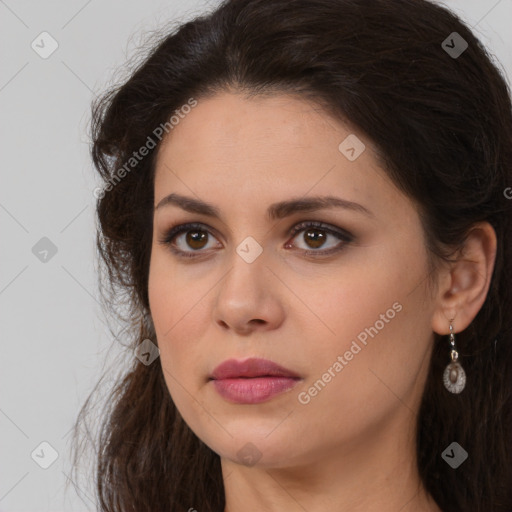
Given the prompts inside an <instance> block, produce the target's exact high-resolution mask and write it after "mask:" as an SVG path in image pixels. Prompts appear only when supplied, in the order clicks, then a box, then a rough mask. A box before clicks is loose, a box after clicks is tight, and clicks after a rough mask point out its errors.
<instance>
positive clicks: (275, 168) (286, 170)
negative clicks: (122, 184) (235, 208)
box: [155, 93, 400, 209]
mask: <svg viewBox="0 0 512 512" xmlns="http://www.w3.org/2000/svg"><path fill="white" fill-rule="evenodd" d="M348 137H356V140H359V141H361V143H363V144H364V146H363V147H364V150H362V152H361V153H360V155H359V156H358V157H357V158H356V159H354V160H349V159H348V158H347V157H346V155H344V153H343V152H342V151H341V150H340V144H343V143H344V141H345V140H347V138H348ZM349 140H352V139H349ZM172 192H176V193H183V194H186V195H188V196H191V195H195V196H198V197H201V198H203V199H207V198H208V201H209V202H215V201H211V198H212V197H213V198H214V199H215V198H218V199H219V202H221V203H224V202H226V203H229V204H238V205H239V206H240V208H243V207H244V206H255V207H258V208H259V207H263V206H264V205H263V204H262V202H265V203H268V204H270V203H272V202H278V201H281V200H283V199H284V196H286V198H289V197H302V196H304V195H306V194H309V195H329V194H331V195H332V194H333V193H336V194H337V195H341V196H342V197H343V198H344V199H346V200H348V201H355V202H362V200H363V199H364V201H365V203H366V205H372V206H373V207H375V208H377V209H378V208H379V205H382V206H384V205H385V203H386V202H387V203H388V205H389V204H393V205H395V206H396V205H398V203H397V201H396V197H395V196H396V195H397V194H400V193H399V191H398V190H397V189H396V188H395V187H394V185H393V184H392V183H391V182H390V180H389V178H388V177H387V175H386V173H385V172H384V171H383V170H382V169H381V168H380V166H379V164H378V161H377V158H376V157H375V153H374V150H373V148H372V144H371V142H370V141H368V140H367V138H365V137H364V135H362V134H360V133H357V134H356V133H354V131H353V130H351V129H350V128H349V127H348V126H347V125H345V124H343V123H341V122H339V121H336V120H335V119H333V118H332V117H331V116H330V115H328V114H327V113H326V112H325V111H324V110H322V109H321V108H320V107H319V106H318V105H316V104H314V103H312V102H310V101H306V100H304V99H301V98H299V97H296V96H291V95H284V94H281V95H272V96H255V97H251V98H247V97H244V96H242V95H241V94H234V93H221V94H218V95H215V96H212V97H209V98H207V99H203V100H201V99H198V100H197V105H196V106H195V107H194V108H193V109H191V110H190V111H189V113H187V114H186V115H184V116H183V117H182V118H181V119H180V120H179V122H178V124H176V125H175V126H174V127H173V128H172V130H171V131H170V133H169V135H167V136H166V138H165V139H164V140H163V142H162V145H161V146H160V148H159V153H158V157H157V161H156V175H155V204H157V203H158V202H159V201H160V200H161V199H162V198H163V197H164V196H166V195H167V194H169V193H172Z"/></svg>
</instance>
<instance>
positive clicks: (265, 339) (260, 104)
mask: <svg viewBox="0 0 512 512" xmlns="http://www.w3.org/2000/svg"><path fill="white" fill-rule="evenodd" d="M186 110H187V111H189V110H190V112H189V113H188V114H186V115H184V116H183V118H182V119H180V120H179V123H178V124H176V125H174V127H173V129H172V131H170V134H169V136H168V137H167V139H165V141H164V142H165V143H164V144H163V145H162V147H161V148H160V151H159V155H158V161H157V167H156V175H155V206H157V205H159V207H158V208H156V209H155V212H154V228H153V229H154V232H153V245H152V253H151V264H150V272H149V299H150V308H151V314H152V318H153V322H154V325H155V329H156V335H157V340H158V346H159V348H160V357H161V364H162V367H163V372H164V377H165V381H166V383H167V386H168V389H169V392H170V394H171V396H172V399H173V401H174V403H175V404H176V407H177V408H178V410H179V412H180V413H181V415H182V417H183V418H184V420H185V421H186V423H187V424H188V425H189V426H190V428H191V429H192V430H193V431H194V432H195V433H196V435H197V436H198V437H199V438H200V439H201V440H203V441H204V442H205V443H206V444H207V445H208V446H209V447H210V448H211V449H212V450H213V451H215V452H217V453H218V454H219V455H220V456H221V457H222V458H223V459H225V460H230V461H233V462H238V463H241V464H246V465H255V464H257V465H260V466H261V467H289V466H292V465H297V464H309V463H311V462H313V461H314V460H316V459H318V458H323V459H325V458H326V457H328V456H332V455H333V454H337V455H339V454H343V453H348V452H349V451H350V450H351V449H352V448H353V447H355V446H361V444H359V443H369V442H375V441H376V440H377V439H378V438H379V436H384V435H389V434H390V433H400V436H402V434H403V432H404V431H408V429H409V428H412V425H413V424H414V422H415V420H416V418H415V414H412V413H411V411H412V412H413V413H414V412H416V411H417V409H418V405H419V401H420V398H421V393H422V391H423V387H424V384H425V379H426V372H427V368H428V363H429V356H430V350H431V344H432V340H433V336H432V316H433V312H434V309H435V304H434V303H433V299H432V298H431V295H430V293H429V291H428V290H429V289H428V277H429V276H428V266H427V253H426V248H425V242H424V238H423V232H422V228H421V225H420V220H419V216H418V213H417V210H416V208H415V206H414V205H413V204H412V203H411V201H410V200H409V199H408V198H407V197H406V196H405V195H404V194H403V193H401V192H400V191H399V190H398V189H397V188H396V187H395V186H394V185H393V184H392V182H391V181H390V180H389V179H388V178H387V177H386V175H385V173H384V171H383V170H382V169H381V168H380V167H379V166H378V164H377V160H376V158H375V156H374V153H373V150H372V147H371V144H370V141H368V140H367V139H366V138H365V136H364V135H362V134H360V133H358V132H354V131H352V130H351V129H350V128H348V127H346V126H345V125H342V124H340V123H338V122H336V121H334V120H333V119H332V118H331V117H329V116H327V115H326V114H325V113H324V112H323V111H322V110H320V109H319V108H318V107H314V106H313V105H312V104H311V103H307V102H306V101H304V100H300V99H297V98H294V97H291V96H286V95H276V96H272V97H266V98H263V97H257V98H253V99H244V98H243V97H242V96H241V95H237V94H234V93H233V94H231V93H223V94H219V95H217V96H214V97H212V98H209V99H206V100H199V101H198V103H197V106H195V107H194V108H192V109H186ZM347 137H349V138H348V139H347ZM361 143H362V144H364V145H365V146H362V145H361ZM170 194H176V195H178V196H183V197H186V198H188V199H189V202H188V203H186V204H183V203H182V205H183V207H180V206H179V205H178V202H179V201H175V200H170V199H168V200H167V202H166V201H165V198H167V197H168V196H169V195H170ZM327 197H330V198H337V200H338V204H337V205H333V204H330V203H329V201H328V200H325V201H324V203H323V204H321V201H320V198H327ZM313 200H315V201H316V202H317V203H318V204H319V205H320V206H319V205H318V204H317V205H316V207H315V206H314V205H313V206H310V207H307V205H308V204H309V202H310V201H313ZM295 202H296V203H295ZM199 203H205V204H206V203H207V204H208V206H209V208H210V209H212V210H213V209H214V210H215V211H216V212H217V216H216V215H212V214H211V213H212V212H211V211H210V212H206V211H202V212H200V211H199V209H198V208H197V205H198V204H199ZM288 203H290V205H288V206H287V204H288ZM187 205H188V206H187ZM194 209H195V211H194ZM201 209H202V210H206V207H203V208H201ZM311 222H315V223H322V226H321V227H318V226H313V227H310V226H308V223H311ZM187 223H194V224H195V226H189V227H188V228H187V230H185V231H183V232H181V233H178V234H176V235H175V236H174V237H172V239H171V240H168V243H162V242H161V240H163V239H165V238H166V237H167V235H168V232H169V230H170V228H171V227H173V226H178V225H184V224H187ZM295 228H297V231H296V232H295V234H294V232H293V230H294V229H295ZM174 251H179V252H178V253H177V252H174ZM187 256H191V257H187ZM248 358H263V359H267V360H270V361H272V362H274V363H276V364H278V365H280V366H282V367H284V368H286V369H288V370H289V371H290V372H291V373H293V374H294V375H295V377H296V378H295V379H291V378H286V377H276V376H275V375H274V376H273V377H271V376H269V374H272V372H271V371H270V370H269V369H268V367H266V368H263V369H262V368H260V369H259V374H260V377H255V376H253V377H252V378H249V377H248V376H247V374H245V378H244V375H243V374H242V373H240V372H238V374H237V370H236V368H235V370H234V371H235V374H234V375H225V377H229V376H231V377H232V378H231V379H227V378H226V379H222V378H221V377H222V376H221V375H217V376H218V378H217V380H212V379H211V377H212V374H213V371H214V370H215V368H216V367H217V366H218V365H220V364H221V363H222V362H224V361H226V360H228V359H236V360H239V361H241V362H243V361H244V360H246V359H248ZM250 368H253V369H254V368H255V367H252V366H250ZM256 370H258V368H256ZM267 370H268V371H267ZM256 373H258V371H257V372H256ZM264 374H267V377H262V376H261V375H264ZM236 377H238V378H236ZM272 390H273V391H274V393H272ZM401 439H403V437H401ZM412 439H413V437H412V436H411V440H412ZM411 442H413V441H411Z"/></svg>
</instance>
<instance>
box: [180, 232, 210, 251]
mask: <svg viewBox="0 0 512 512" xmlns="http://www.w3.org/2000/svg"><path fill="white" fill-rule="evenodd" d="M185 241H186V244H187V245H188V246H189V247H191V248H192V249H195V250H198V249H203V248H204V246H205V245H206V243H207V242H208V233H207V232H206V231H200V230H194V231H187V234H186V237H185Z"/></svg>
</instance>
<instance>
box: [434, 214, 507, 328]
mask: <svg viewBox="0 0 512 512" xmlns="http://www.w3.org/2000/svg"><path fill="white" fill-rule="evenodd" d="M496 246H497V240H496V232H495V231H494V228H493V227H492V226H491V225H490V224H489V223H488V222H479V223H477V224H475V225H474V226H473V227H472V228H471V230H470V232H469V233H468V236H467V238H466V240H465V242H464V246H463V247H462V249H461V250H460V251H459V252H458V255H457V261H456V262H454V263H451V264H450V265H449V267H448V268H447V269H446V270H443V271H441V274H440V276H439V287H438V294H437V301H438V305H437V307H436V309H435V311H434V315H433V317H432V330H433V331H434V332H436V333H438V334H449V332H450V329H449V326H450V320H453V321H452V324H453V330H454V332H460V331H463V330H464V329H466V327H468V325H469V324H470V323H471V322H472V321H473V319H474V318H475V317H476V315H477V314H478V312H479V311H480V309H481V307H482V305H483V303H484V302H485V298H486V297H487V292H488V290H489V286H490V283H491V277H492V273H493V270H494V263H495V258H496Z"/></svg>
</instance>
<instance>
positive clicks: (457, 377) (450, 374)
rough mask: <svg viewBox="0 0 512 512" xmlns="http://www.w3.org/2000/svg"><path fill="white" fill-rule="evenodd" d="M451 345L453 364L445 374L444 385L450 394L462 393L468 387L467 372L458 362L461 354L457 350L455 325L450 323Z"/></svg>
mask: <svg viewBox="0 0 512 512" xmlns="http://www.w3.org/2000/svg"><path fill="white" fill-rule="evenodd" d="M450 345H451V351H450V357H451V359H452V362H451V363H450V364H448V366H447V367H446V368H445V370H444V374H443V383H444V387H445V388H446V389H447V390H448V391H449V392H450V393H456V394H458V393H460V392H461V391H462V390H463V389H464V387H465V386H466V372H465V371H464V369H463V368H462V366H461V365H460V363H458V362H457V359H458V358H459V353H458V352H457V349H456V348H455V335H454V334H453V325H452V323H451V321H450Z"/></svg>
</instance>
